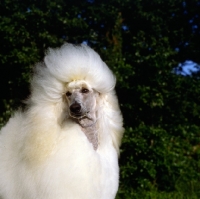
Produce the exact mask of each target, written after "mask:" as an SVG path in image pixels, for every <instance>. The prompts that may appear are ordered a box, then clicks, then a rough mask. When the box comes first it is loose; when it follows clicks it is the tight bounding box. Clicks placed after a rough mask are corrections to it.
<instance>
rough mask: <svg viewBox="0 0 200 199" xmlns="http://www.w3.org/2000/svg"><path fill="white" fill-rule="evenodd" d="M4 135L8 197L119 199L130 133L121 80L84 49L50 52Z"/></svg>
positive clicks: (3, 190) (2, 191) (1, 166)
mask: <svg viewBox="0 0 200 199" xmlns="http://www.w3.org/2000/svg"><path fill="white" fill-rule="evenodd" d="M31 86H32V94H31V96H30V98H29V99H28V101H27V109H26V110H25V111H18V112H17V113H15V115H14V116H13V117H12V118H11V119H10V120H9V122H8V123H7V125H6V126H5V127H3V128H2V130H1V134H0V198H1V199H113V198H115V195H116V192H117V189H118V181H119V168H118V153H119V146H120V142H121V138H122V134H123V131H124V129H123V127H122V116H121V112H120V109H119V106H118V101H117V98H116V95H115V91H114V86H115V77H114V75H113V73H112V72H111V71H110V69H109V68H108V67H107V65H106V64H105V63H104V62H103V61H102V60H101V58H100V57H99V55H98V54H97V53H96V52H95V51H93V50H92V49H91V48H89V47H88V46H85V45H77V46H76V45H72V44H65V45H63V46H62V47H61V48H58V49H49V50H48V52H47V54H46V56H45V58H44V62H42V63H39V64H37V65H36V69H35V73H34V76H33V79H32V82H31Z"/></svg>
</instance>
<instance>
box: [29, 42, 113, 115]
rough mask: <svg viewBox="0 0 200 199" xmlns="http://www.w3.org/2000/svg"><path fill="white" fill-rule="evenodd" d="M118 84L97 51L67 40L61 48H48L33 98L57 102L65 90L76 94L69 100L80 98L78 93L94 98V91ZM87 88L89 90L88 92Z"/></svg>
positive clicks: (34, 83)
mask: <svg viewBox="0 0 200 199" xmlns="http://www.w3.org/2000/svg"><path fill="white" fill-rule="evenodd" d="M77 82H78V83H77ZM115 83H116V79H115V76H114V75H113V73H112V71H111V70H110V69H109V68H108V66H107V65H106V64H105V63H104V62H103V61H102V59H101V58H100V56H99V55H98V54H97V53H96V52H95V51H94V50H92V49H91V48H90V47H88V46H86V45H73V44H68V43H67V44H64V45H63V46H61V48H57V49H51V48H50V49H48V51H47V53H46V56H45V58H44V62H42V63H39V64H37V65H36V67H35V74H34V77H33V80H32V100H33V101H34V99H35V100H36V101H37V99H39V98H40V99H39V100H38V101H40V103H41V101H49V102H56V101H59V100H61V98H62V97H63V93H67V92H69V93H72V95H71V97H70V96H67V99H68V102H69V103H73V101H74V100H75V99H76V100H77V99H78V98H77V96H79V98H81V96H82V97H83V98H84V97H86V96H90V97H91V93H92V92H94V91H97V92H98V93H100V94H105V93H109V92H110V91H112V90H113V89H114V87H115ZM84 86H85V88H86V89H85V90H84V89H83V88H84ZM78 88H79V91H78V90H77V89H78ZM68 89H69V90H68ZM70 89H71V90H70ZM86 90H88V91H89V92H88V93H84V91H85V92H86ZM76 100H75V101H76ZM71 105H72V104H70V106H71ZM74 106H75V105H74ZM72 107H73V106H72ZM72 107H71V109H72V110H73V108H72ZM77 109H78V108H77ZM82 110H83V109H82ZM72 112H73V111H72ZM73 114H77V113H73ZM79 114H80V113H79Z"/></svg>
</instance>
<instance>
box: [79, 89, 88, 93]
mask: <svg viewBox="0 0 200 199" xmlns="http://www.w3.org/2000/svg"><path fill="white" fill-rule="evenodd" d="M81 93H89V90H88V89H87V88H82V90H81Z"/></svg>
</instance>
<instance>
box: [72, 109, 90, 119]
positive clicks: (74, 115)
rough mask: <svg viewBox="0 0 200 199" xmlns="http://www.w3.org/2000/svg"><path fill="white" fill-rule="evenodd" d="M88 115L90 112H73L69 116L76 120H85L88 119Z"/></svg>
mask: <svg viewBox="0 0 200 199" xmlns="http://www.w3.org/2000/svg"><path fill="white" fill-rule="evenodd" d="M88 114H89V111H88V112H85V113H81V112H80V113H73V112H71V111H69V116H70V117H72V118H74V119H78V120H80V119H83V118H88Z"/></svg>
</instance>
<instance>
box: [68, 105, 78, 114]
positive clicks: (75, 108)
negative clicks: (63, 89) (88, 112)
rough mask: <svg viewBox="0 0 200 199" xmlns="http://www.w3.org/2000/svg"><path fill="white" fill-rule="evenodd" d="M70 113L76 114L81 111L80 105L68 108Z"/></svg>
mask: <svg viewBox="0 0 200 199" xmlns="http://www.w3.org/2000/svg"><path fill="white" fill-rule="evenodd" d="M70 111H71V112H72V113H75V114H78V113H80V111H81V105H80V104H78V103H74V104H72V105H71V106H70Z"/></svg>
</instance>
